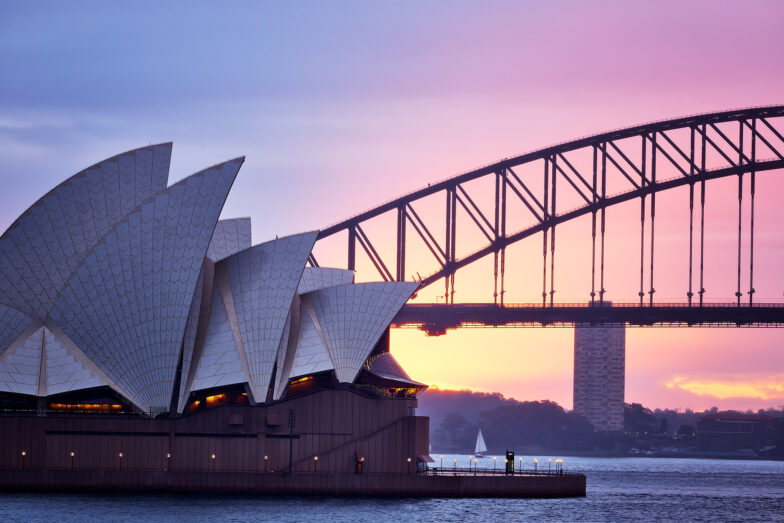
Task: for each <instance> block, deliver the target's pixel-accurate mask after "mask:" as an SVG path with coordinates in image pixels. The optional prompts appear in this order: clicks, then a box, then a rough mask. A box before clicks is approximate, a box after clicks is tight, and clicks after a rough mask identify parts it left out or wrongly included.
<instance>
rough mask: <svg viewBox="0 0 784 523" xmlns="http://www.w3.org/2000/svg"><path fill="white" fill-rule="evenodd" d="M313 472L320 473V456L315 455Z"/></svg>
mask: <svg viewBox="0 0 784 523" xmlns="http://www.w3.org/2000/svg"><path fill="white" fill-rule="evenodd" d="M313 473H314V474H318V456H313Z"/></svg>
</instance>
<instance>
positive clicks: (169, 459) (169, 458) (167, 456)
mask: <svg viewBox="0 0 784 523" xmlns="http://www.w3.org/2000/svg"><path fill="white" fill-rule="evenodd" d="M169 461H171V452H167V453H166V465H164V467H163V470H164V471H167V470H169Z"/></svg>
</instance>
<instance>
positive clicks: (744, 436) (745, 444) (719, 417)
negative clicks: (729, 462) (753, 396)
mask: <svg viewBox="0 0 784 523" xmlns="http://www.w3.org/2000/svg"><path fill="white" fill-rule="evenodd" d="M775 421H776V420H775V419H773V418H772V417H770V416H766V415H764V414H735V413H725V414H721V413H719V414H711V415H708V416H704V417H702V418H700V421H699V422H698V423H697V445H698V447H699V449H700V450H703V451H709V452H734V451H738V450H757V451H758V450H761V449H763V448H764V447H766V446H768V445H770V444H771V443H772V441H771V440H772V437H773V431H774V423H775Z"/></svg>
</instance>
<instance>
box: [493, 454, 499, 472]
mask: <svg viewBox="0 0 784 523" xmlns="http://www.w3.org/2000/svg"><path fill="white" fill-rule="evenodd" d="M497 461H498V456H493V474H495V464H496V462H497Z"/></svg>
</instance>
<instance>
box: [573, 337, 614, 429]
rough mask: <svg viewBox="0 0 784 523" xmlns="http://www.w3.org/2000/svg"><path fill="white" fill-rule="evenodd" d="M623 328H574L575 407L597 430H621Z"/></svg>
mask: <svg viewBox="0 0 784 523" xmlns="http://www.w3.org/2000/svg"><path fill="white" fill-rule="evenodd" d="M625 369H626V330H625V329H624V328H623V327H601V326H599V327H588V326H577V327H575V329H574V411H575V412H576V413H577V414H581V415H583V416H585V417H586V418H587V419H588V420H589V421H590V422H591V423H593V426H594V428H595V429H596V430H623V400H624V379H625Z"/></svg>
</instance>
